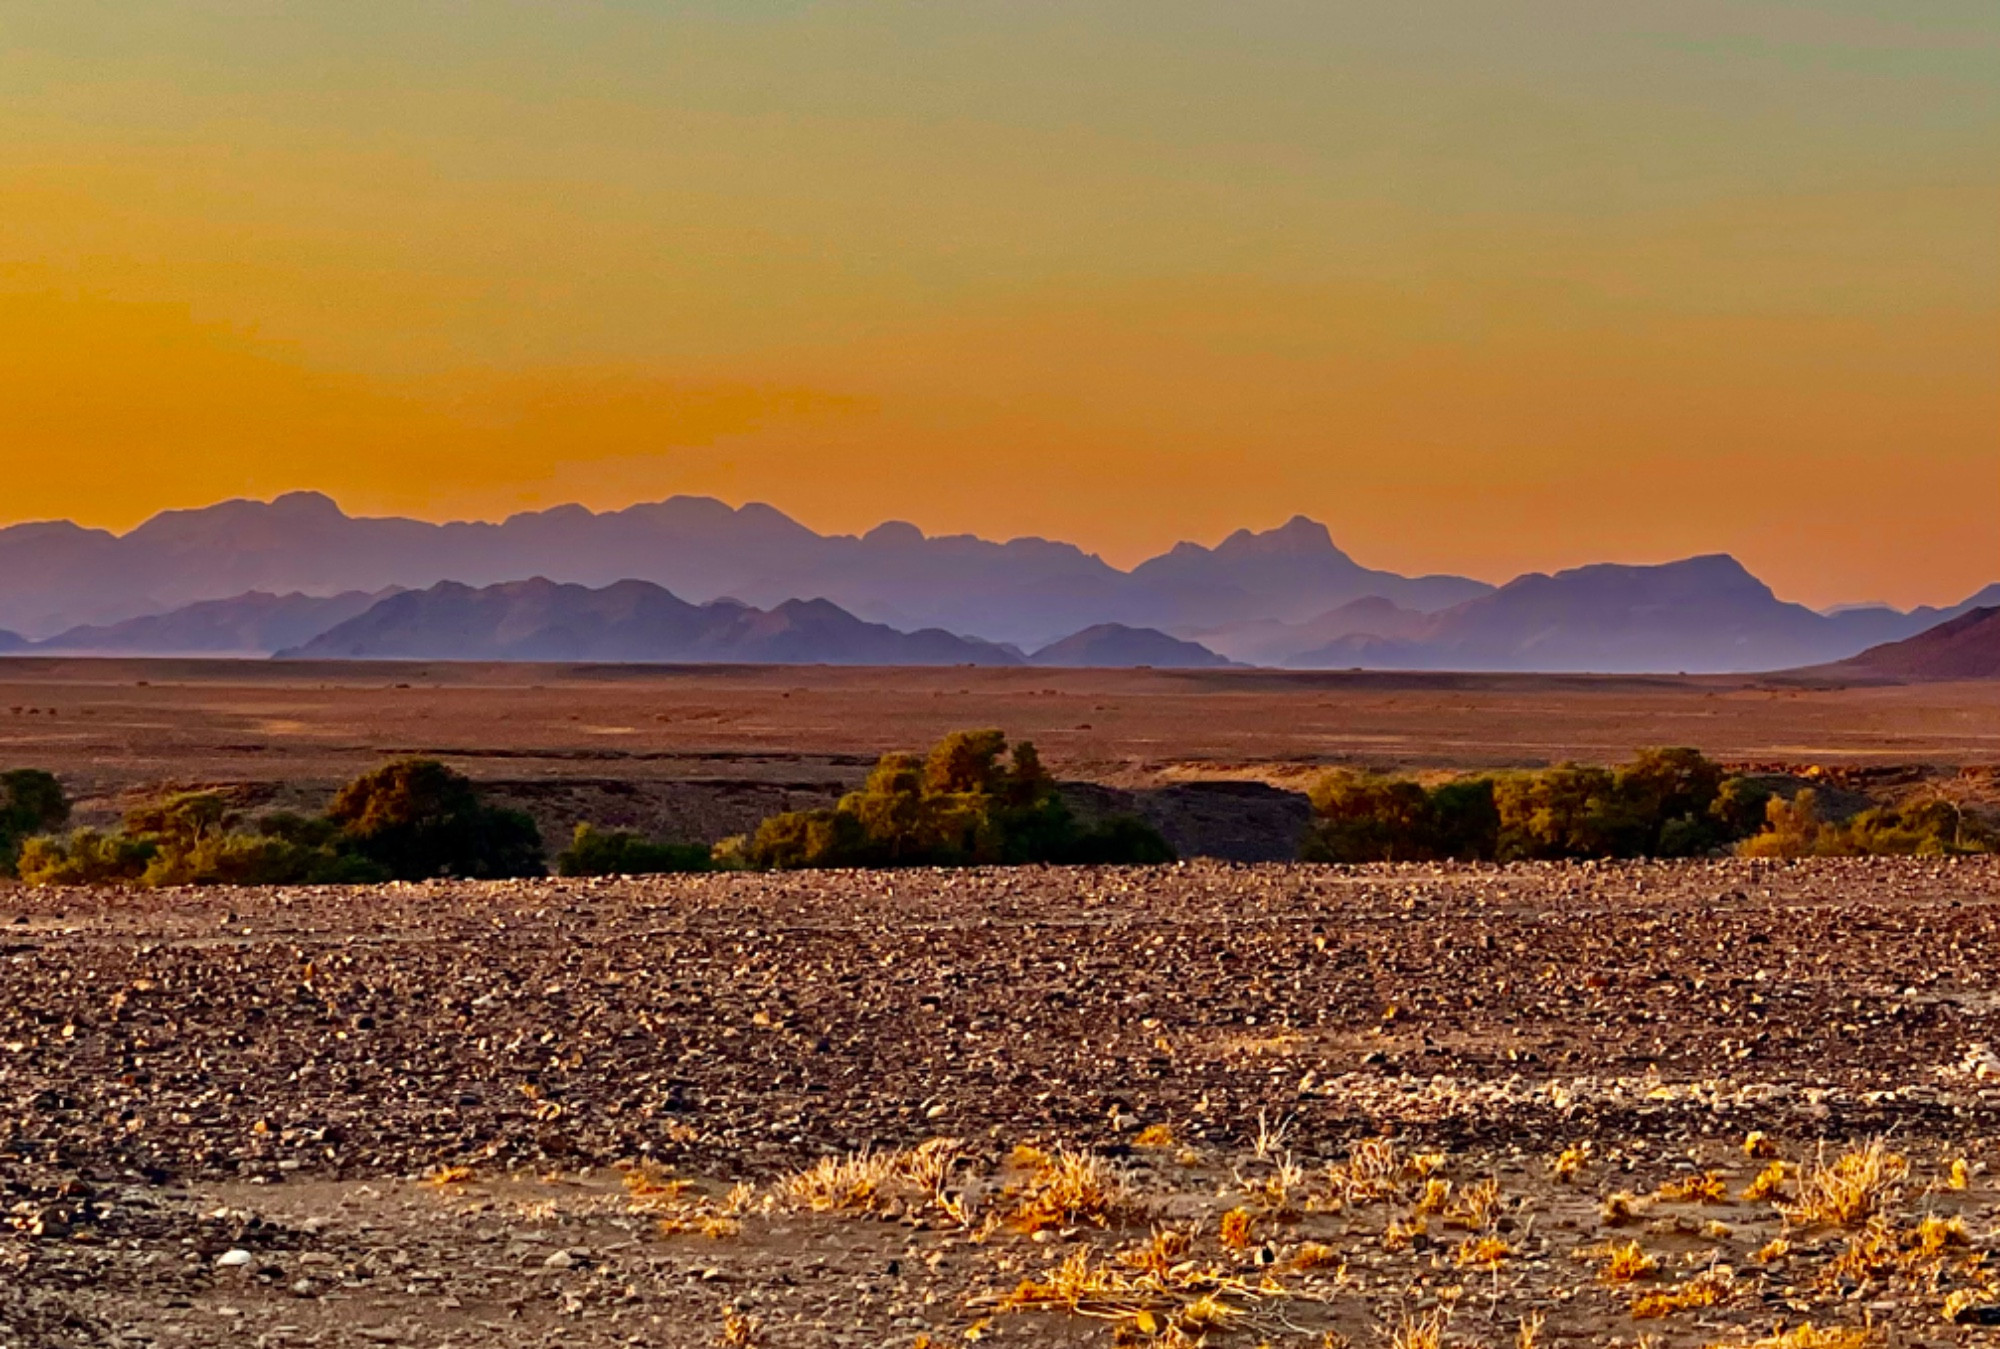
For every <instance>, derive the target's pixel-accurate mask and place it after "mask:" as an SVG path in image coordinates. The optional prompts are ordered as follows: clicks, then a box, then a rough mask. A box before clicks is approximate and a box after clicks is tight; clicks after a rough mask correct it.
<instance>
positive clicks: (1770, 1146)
mask: <svg viewBox="0 0 2000 1349" xmlns="http://www.w3.org/2000/svg"><path fill="white" fill-rule="evenodd" d="M1743 1155H1744V1156H1745V1157H1748V1158H1750V1159H1751V1160H1752V1161H1758V1162H1768V1161H1770V1160H1771V1159H1772V1158H1774V1157H1776V1156H1777V1155H1778V1145H1777V1144H1776V1143H1774V1142H1772V1141H1771V1140H1770V1139H1769V1138H1767V1137H1765V1135H1764V1131H1763V1130H1762V1129H1752V1130H1751V1131H1750V1134H1749V1136H1748V1137H1747V1138H1745V1139H1744V1140H1743Z"/></svg>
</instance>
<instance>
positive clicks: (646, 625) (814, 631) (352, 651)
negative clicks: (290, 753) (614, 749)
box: [279, 577, 1021, 665]
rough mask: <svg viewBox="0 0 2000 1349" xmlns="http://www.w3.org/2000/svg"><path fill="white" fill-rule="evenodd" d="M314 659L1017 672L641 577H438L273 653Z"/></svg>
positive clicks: (920, 642) (998, 660) (906, 637)
mask: <svg viewBox="0 0 2000 1349" xmlns="http://www.w3.org/2000/svg"><path fill="white" fill-rule="evenodd" d="M279 654H280V656H281V657H283V658H288V659H302V660H304V659H312V660H545V661H635V662H660V663H732V664H734V663H742V664H774V665H796V664H814V665H967V664H971V665H1019V664H1020V663H1021V657H1020V655H1019V653H1017V652H1015V651H1012V650H1009V649H1007V648H1005V647H1000V646H996V645H994V644H992V643H990V642H981V641H976V640H971V639H968V638H964V637H958V636H954V635H953V634H951V633H948V632H944V631H942V630H940V629H936V628H930V629H925V630H923V631H919V632H907V633H906V632H898V631H896V630H895V629H894V628H890V627H886V626H884V625H882V624H880V623H867V622H863V621H862V620H861V619H858V618H856V617H855V616H854V615H853V614H850V613H848V612H847V611H846V610H844V609H842V608H840V607H839V606H838V605H835V604H833V603H831V602H829V601H827V600H820V599H814V600H786V601H785V602H784V603H782V604H779V605H777V606H775V607H773V608H771V609H758V608H755V607H753V606H751V605H747V604H742V603H739V602H737V601H735V600H714V601H711V602H709V603H707V604H689V603H688V602H687V601H685V600H683V599H680V598H679V597H677V596H675V595H674V594H672V593H671V592H669V591H667V590H664V589H662V588H661V587H659V586H656V585H654V584H653V583H651V582H650V581H619V582H616V583H614V584H612V585H609V586H605V587H603V588H602V589H597V590H593V589H590V588H589V587H587V586H581V585H567V584H559V583H557V582H555V581H550V580H547V579H545V578H543V577H536V578H534V579H532V580H528V581H513V582H507V583H505V584H501V585H493V586H485V587H479V588H475V587H473V586H468V585H461V584H459V583H458V582H456V581H447V582H444V583H442V584H439V585H435V586H432V587H430V588H429V589H427V590H415V591H405V592H403V593H401V594H398V595H392V596H390V597H389V598H387V599H384V600H381V601H379V602H378V603H376V604H375V605H373V606H372V607H370V608H369V609H368V611H367V612H366V613H363V614H361V615H359V616H358V617H355V618H351V619H349V620H347V621H346V622H344V623H341V624H338V625H337V626H335V627H332V628H330V629H328V630H327V631H326V632H323V633H321V634H320V635H319V636H317V637H315V638H313V639H312V640H311V641H309V642H305V643H302V644H301V645H299V646H297V647H294V648H291V649H290V650H286V651H283V652H280V653H279Z"/></svg>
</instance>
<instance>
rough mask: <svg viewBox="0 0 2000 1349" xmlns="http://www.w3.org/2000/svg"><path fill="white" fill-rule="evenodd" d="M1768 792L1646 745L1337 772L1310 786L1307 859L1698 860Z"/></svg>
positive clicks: (1689, 755)
mask: <svg viewBox="0 0 2000 1349" xmlns="http://www.w3.org/2000/svg"><path fill="white" fill-rule="evenodd" d="M1769 799H1770V793H1769V791H1768V790H1767V789H1765V788H1763V787H1761V786H1759V785H1758V784H1756V783H1754V782H1751V781H1750V780H1748V779H1745V778H1733V777H1730V776H1728V775H1727V774H1726V773H1725V772H1724V770H1723V769H1722V767H1721V766H1720V765H1719V764H1716V763H1714V762H1712V761H1710V760H1709V759H1707V758H1705V757H1703V756H1702V755H1701V753H1700V752H1698V751H1696V750H1692V749H1649V750H1642V751H1640V752H1639V754H1638V755H1637V756H1636V757H1635V758H1633V760H1632V761H1631V762H1630V763H1626V764H1622V765H1620V766H1619V767H1616V768H1599V767H1594V766H1590V765H1586V764H1574V763H1566V764H1558V765H1557V766H1556V767H1554V768H1548V769H1544V770H1542V771H1540V772H1523V773H1505V774H1497V775H1494V776H1490V777H1468V778H1458V779H1455V780H1453V781H1450V782H1446V783H1443V784H1441V785H1439V786H1435V787H1429V788H1426V787H1425V786H1423V785H1422V784H1421V783H1418V782H1413V781H1410V780H1409V779H1406V778H1387V777H1379V776H1376V775H1373V774H1367V773H1355V772H1347V771H1342V772H1336V773H1331V774H1329V775H1328V776H1327V777H1326V778H1325V779H1323V780H1322V781H1321V782H1320V783H1319V784H1318V785H1317V786H1316V787H1315V788H1314V789H1313V793H1312V801H1313V811H1314V815H1315V816H1316V819H1315V821H1314V824H1313V827H1312V830H1311V832H1310V834H1309V835H1308V837H1307V839H1306V842H1305V846H1304V848H1303V849H1302V852H1301V855H1302V856H1303V857H1304V858H1305V860H1307V861H1309V862H1423V861H1438V860H1443V859H1447V858H1449V859H1456V860H1459V861H1468V862H1470V861H1499V862H1512V861H1531V860H1560V859H1565V858H1590V857H1696V856H1701V855H1703V854H1706V853H1710V852H1714V851H1716V850H1717V849H1719V848H1723V847H1727V846H1728V845H1730V844H1733V843H1735V842H1736V841H1737V840H1738V839H1741V838H1744V837H1746V836H1748V835H1749V834H1751V833H1754V832H1755V831H1756V829H1757V827H1758V826H1759V825H1760V824H1761V823H1762V822H1763V820H1764V816H1765V807H1766V803H1767V802H1768V801H1769Z"/></svg>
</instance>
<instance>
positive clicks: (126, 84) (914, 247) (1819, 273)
mask: <svg viewBox="0 0 2000 1349" xmlns="http://www.w3.org/2000/svg"><path fill="white" fill-rule="evenodd" d="M46 8H47V10H48V12H47V13H45V14H39V15H23V14H21V13H19V12H18V10H16V11H10V12H8V13H7V14H5V15H4V16H0V409H4V410H5V411H4V419H0V469H4V470H5V481H6V484H7V489H6V491H5V493H4V494H0V519H15V520H18V519H29V518H40V517H47V516H56V515H63V516H70V517H73V518H77V519H80V520H84V521H87V522H90V523H98V524H106V525H113V526H119V527H123V526H126V525H129V524H131V523H134V522H136V521H137V520H139V519H141V518H143V517H144V516H145V515H147V514H150V513H151V512H152V511H155V510H157V509H160V508H163V507H168V506H187V505H198V504H202V503H205V502H208V501H211V500H214V499H217V498H219V497H223V496H229V495H237V494H256V495H269V494H272V493H276V492H279V491H283V490H287V489H291V488H298V487H312V488H319V489H322V490H326V491H329V492H331V493H333V494H334V495H335V496H336V497H338V498H339V499H340V500H341V501H342V502H343V503H344V504H345V505H346V506H347V507H348V508H349V509H351V510H355V511H367V512H386V511H396V512H405V513H412V514H419V515H426V516H432V517H445V516H459V515H475V516H497V515H502V514H505V513H507V512H509V511H511V510H516V509H520V508H523V507H532V506H540V505H548V504H554V503H556V502H560V501H566V500H581V501H583V502H585V503H586V504H589V505H593V506H599V507H605V506H617V505H622V504H626V503H628V502H630V501H633V500H637V499H643V498H654V497H659V496H664V495H668V494H671V493H674V492H703V493H712V494H715V495H719V496H722V497H725V498H727V499H729V500H732V501H743V500H753V499H754V500H764V501H769V502H771V503H772V504H774V505H777V506H779V507H780V508H782V509H784V510H786V511H788V512H790V513H791V514H793V515H795V516H797V517H798V518H800V519H801V520H803V521H805V522H807V523H808V524H811V525H813V526H815V527H817V528H821V529H845V530H856V529H865V528H867V527H868V526H870V525H872V524H874V523H876V522H877V521H879V520H881V519H883V518H889V517H899V518H905V519H910V520H912V521H914V522H916V523H918V524H919V525H921V526H923V527H924V528H925V529H927V530H930V531H932V532H950V531H958V530H969V531H975V532H979V533H982V534H987V535H992V536H1009V535H1013V534H1020V533H1041V534H1046V535H1052V536H1057V537H1063V538H1068V539H1073V540H1075V541H1077V542H1079V543H1082V544H1084V545H1085V546H1087V547H1091V548H1093V549H1097V550H1099V551H1102V552H1103V553H1104V554H1105V555H1106V556H1107V557H1109V558H1111V559H1112V560H1114V561H1117V562H1120V563H1129V562H1132V561H1135V560H1137V559H1138V558H1139V557H1142V556H1144V555H1146V554H1148V553H1150V552H1153V551H1157V550H1159V549H1161V548H1163V547H1165V546H1167V545H1169V544H1171V543H1172V542H1174V541H1175V540H1177V539H1180V538H1196V539H1202V540H1213V539H1214V538H1215V537H1217V536H1219V535H1220V534H1222V533H1224V532H1226V531H1227V530H1229V529H1231V528H1234V527H1236V526H1238V525H1245V524H1247V525H1253V526H1267V525H1270V524H1273V523H1276V522H1278V521H1281V520H1282V519H1284V518H1285V517H1287V516H1289V515H1291V514H1293V513H1294V512H1304V513H1307V514H1310V515H1313V516H1315V517H1317V518H1320V519H1324V520H1325V521H1327V523H1328V524H1329V525H1330V526H1331V527H1332V529H1333V530H1334V533H1335V536H1336V538H1337V539H1338V540H1339V541H1340V542H1341V543H1342V544H1343V545H1344V546H1345V547H1347V548H1348V549H1349V550H1350V551H1352V552H1353V553H1355V554H1356V555H1357V556H1358V557H1360V558H1361V559H1362V560H1363V561H1365V562H1368V563H1370V564H1372V565H1378V566H1390V567H1395V568H1397V569H1399V570H1405V571H1431V570H1452V571H1463V572H1468V573H1471V574H1475V575H1480V576H1484V577H1488V578H1491V579H1496V580H1499V579H1505V578H1506V577H1507V576H1510V575H1512V574H1514V573H1516V572H1518V571H1521V570H1525V569H1531V568H1534V569H1547V568H1553V567H1558V566H1564V565H1572V564H1575V563H1578V562H1583V561H1590V560H1599V559H1615V560H1631V561H1646V560H1660V559H1665V558H1669V557H1674V556H1680V555H1685V554H1689V553H1694V552H1706V551H1718V550H1722V551H1731V552H1734V553H1736V554H1737V555H1739V556H1740V557H1742V558H1743V559H1744V560H1745V561H1746V562H1747V563H1748V564H1749V565H1750V566H1751V567H1752V568H1753V569H1754V570H1756V571H1757V572H1758V573H1759V574H1760V575H1763V576H1764V577H1765V578H1766V579H1767V580H1769V581H1771V582H1772V583H1773V585H1774V586H1776V588H1777V589H1778V590H1779V592H1780V593H1781V594H1784V595H1786V596H1788V597H1792V598H1798V599H1802V600H1805V601H1808V602H1812V603H1830V602H1835V601H1840V600H1856V599H1874V598H1879V599H1889V600H1893V601H1897V602H1902V603H1913V602H1919V601H1929V602H1940V601H1949V600H1955V599H1957V598H1961V597H1962V596H1963V595H1964V594H1966V593H1969V592H1970V591H1971V590H1973V589H1975V588H1976V587H1977V586H1979V585H1981V584H1984V583H1986V582H1988V581H1991V580H1994V579H1996V578H2000V247H1996V245H2000V92H1996V91H2000V11H1995V10H1994V8H1993V7H1992V6H1991V5H1990V3H1982V4H1977V5H1975V4H1971V3H1961V2H1960V0H1941V2H1940V3H1937V4H1934V5H1927V6H1925V7H1924V8H1923V9H1922V10H1921V11H1917V12H1916V13H1915V17H1912V13H1911V11H1910V9H1909V7H1908V6H1907V5H1889V4H1874V3H1856V2H1855V0H1829V2H1828V3H1825V4H1818V5H1815V6H1809V7H1808V6H1799V5H1795V4H1788V3H1779V2H1778V0H1738V2H1735V3H1724V2H1723V0H1684V2H1683V3H1677V4H1675V5H1672V6H1668V5H1665V4H1653V3H1650V2H1649V0H1638V2H1636V3H1634V4H1632V5H1626V6H1616V7H1607V6H1603V5H1600V4H1591V3H1586V0H1524V3H1523V4H1521V5H1519V6H1510V7H1505V8H1506V10H1507V12H1506V13H1505V14H1501V13H1499V10H1500V9H1501V8H1502V7H1495V6H1488V5H1482V4H1478V3H1476V2H1475V0H1410V3H1409V4H1408V5H1405V6H1398V7H1394V9H1395V12H1394V13H1393V14H1390V13H1387V8H1388V7H1351V8H1353V9H1357V10H1359V9H1364V8H1365V9H1378V8H1380V9H1383V10H1384V12H1382V13H1376V14H1360V13H1351V14H1342V13H1339V12H1336V11H1337V10H1338V8H1339V7H1332V6H1307V5H1300V4H1295V3H1290V0H1240V3H1237V4H1232V5H1230V6H1219V5H1214V4H1196V3H1191V2H1188V0H1152V3H1149V4H1147V5H1146V6H1144V7H1143V17H1144V20H1145V21H1144V22H1135V20H1136V19H1138V18H1139V17H1140V16H1141V14H1142V7H1140V6H1138V5H1136V3H1117V4H1113V3H1107V2H1104V0H1074V2H1073V3H1068V4H1063V5H1057V4H1053V3H1046V4H1045V3H1041V2H1040V0H1022V2H1021V3H1019V4H1017V5H1010V6H1007V7H986V6H962V5H958V6H955V5H942V6H931V7H925V8H923V9H921V10H913V9H911V8H910V7H907V6H902V5H895V4H889V3H854V4H843V5H816V4H808V3H802V2H800V0H733V2H732V3H727V4H725V3H721V0H715V2H714V3H705V4H704V3H696V4H671V5H670V4H666V3H663V2H661V3H650V2H641V0H633V2H631V3H610V2H609V0H605V2H603V3H598V2H595V0H591V2H588V3H586V2H584V0H579V3H577V4H575V5H573V6H563V7H545V6H535V5H526V4H513V3H496V4H494V5H492V6H486V7H481V8H479V9H477V10H473V11H467V10H465V9H464V8H463V7H460V6H455V5H448V4H444V3H442V0H438V2H437V3H429V2H427V0H410V2H409V3H400V4H389V3H386V0H384V2H383V3H376V0H353V2H352V3H345V4H341V5H333V4H324V5H315V4H301V5H294V6H279V7H266V8H264V9H259V10H255V11H252V12H248V13H246V12H244V11H242V10H241V9H240V8H239V7H230V6H225V5H222V4H220V3H195V2H194V0H178V2H176V3H168V0H120V3H117V4H115V5H114V4H112V3H110V2H109V0H104V3H97V2H96V0H77V3H76V4H74V5H73V6H72V5H66V6H62V7H54V6H51V7H46ZM1614 10H1615V11H1616V12H1615V13H1613V12H1609V11H1614Z"/></svg>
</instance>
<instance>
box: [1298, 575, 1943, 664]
mask: <svg viewBox="0 0 2000 1349" xmlns="http://www.w3.org/2000/svg"><path fill="white" fill-rule="evenodd" d="M1885 612H1887V613H1893V611H1883V610H1861V611H1855V612H1853V613H1850V614H1836V615H1826V614H1820V613H1816V612H1814V611H1813V610H1811V609H1808V608H1806V607H1805V606H1804V605H1799V604H1789V603H1786V602H1785V601H1783V600H1780V599H1778V598H1777V596H1775V595H1773V594H1772V593H1771V589H1770V587H1769V586H1766V585H1765V584H1764V583H1763V582H1762V581H1759V580H1758V579H1757V578H1756V577H1754V576H1752V575H1751V574H1750V573H1749V572H1748V571H1746V570H1744V568H1743V566H1742V564H1741V563H1739V562H1737V561H1736V559H1734V558H1732V557H1727V556H1721V555H1716V556H1708V557H1696V558H1689V559H1687V560H1686V561H1682V562H1670V563H1666V564H1663V565H1660V566H1621V565H1615V564H1609V563H1606V564H1600V565H1596V566H1589V567H1578V568H1576V569H1575V570H1572V571H1564V572H1557V573H1556V574H1554V575H1552V576H1550V575H1543V574H1541V573H1533V574H1530V575H1527V576H1522V577H1520V578H1518V579H1516V580H1513V581H1510V582H1508V583H1507V584H1506V585H1504V586H1502V587H1501V588H1500V589H1498V590H1496V591H1494V592H1493V593H1492V594H1490V595H1485V596H1481V597H1480V598H1478V599H1475V600H1470V601H1468V602H1466V603H1464V604H1461V605H1458V606H1456V607H1454V608H1451V609H1447V610H1445V611H1444V612H1443V613H1440V614H1435V615H1432V616H1431V617H1430V618H1429V619H1428V620H1427V621H1426V622H1425V623H1424V624H1423V625H1422V627H1421V628H1420V629H1418V630H1417V631H1414V632H1407V633H1405V634H1404V635H1403V636H1402V637H1400V638H1396V639H1388V640H1385V639H1381V638H1377V637H1373V636H1355V637H1346V638H1341V639H1339V640H1337V641H1334V642H1331V643H1328V644H1327V645H1326V646H1324V647H1321V648H1319V649H1317V650H1315V651H1312V652H1309V653H1306V654H1304V655H1301V656H1299V657H1298V658H1297V659H1296V661H1295V662H1294V663H1296V664H1300V665H1318V666H1323V667H1329V668H1342V667H1347V666H1363V667H1368V668H1376V669H1423V670H1447V669H1450V670H1535V671H1597V672H1603V673H1614V674H1615V673H1673V672H1676V671H1686V672H1688V673H1722V672H1741V671H1754V670H1776V669H1783V668H1786V667H1790V666H1798V665H1809V664H1816V663H1820V662H1824V661H1828V660H1834V659H1838V658H1839V657H1840V656H1841V655H1842V654H1843V653H1846V652H1851V651H1854V650H1856V649H1857V648H1858V647H1860V646H1863V645H1865V644H1866V643H1867V641H1868V640H1869V639H1870V637H1872V636H1874V635H1876V634H1878V633H1880V631H1881V630H1882V628H1883V627H1884V626H1885V625H1887V622H1886V620H1885V619H1884V618H1883V615H1884V613H1885ZM1896 619H1897V621H1898V622H1904V623H1907V622H1913V621H1919V620H1915V619H1912V618H1911V617H1910V616H1908V615H1897V616H1896ZM1890 626H1893V625H1890Z"/></svg>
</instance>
